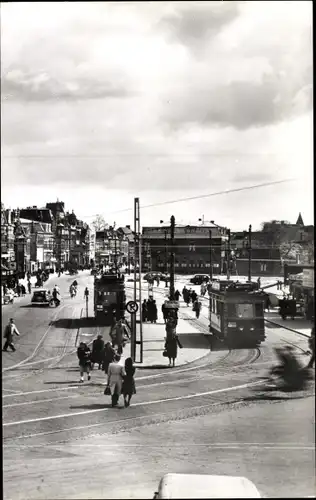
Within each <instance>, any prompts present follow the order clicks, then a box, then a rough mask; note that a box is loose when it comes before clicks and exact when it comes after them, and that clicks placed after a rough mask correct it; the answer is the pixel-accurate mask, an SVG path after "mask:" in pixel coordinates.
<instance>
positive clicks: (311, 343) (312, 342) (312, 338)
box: [307, 326, 315, 368]
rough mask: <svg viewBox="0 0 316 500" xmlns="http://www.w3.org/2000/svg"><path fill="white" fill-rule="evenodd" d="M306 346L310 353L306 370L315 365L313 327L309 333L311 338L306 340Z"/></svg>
mask: <svg viewBox="0 0 316 500" xmlns="http://www.w3.org/2000/svg"><path fill="white" fill-rule="evenodd" d="M308 345H309V348H310V350H311V351H312V355H311V359H310V360H309V363H308V365H307V366H308V368H313V366H314V364H315V327H314V326H313V328H312V331H311V336H310V338H309V339H308Z"/></svg>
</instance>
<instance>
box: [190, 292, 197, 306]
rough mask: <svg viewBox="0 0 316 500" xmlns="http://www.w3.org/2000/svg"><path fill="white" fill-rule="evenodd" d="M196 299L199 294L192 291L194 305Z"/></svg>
mask: <svg viewBox="0 0 316 500" xmlns="http://www.w3.org/2000/svg"><path fill="white" fill-rule="evenodd" d="M196 299H197V293H196V292H195V291H194V290H192V291H191V300H192V304H193V303H194V302H195V301H196Z"/></svg>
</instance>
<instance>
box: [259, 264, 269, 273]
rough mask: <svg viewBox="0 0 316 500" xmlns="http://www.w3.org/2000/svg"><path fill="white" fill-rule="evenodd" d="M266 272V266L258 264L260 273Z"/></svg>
mask: <svg viewBox="0 0 316 500" xmlns="http://www.w3.org/2000/svg"><path fill="white" fill-rule="evenodd" d="M266 270H267V264H260V271H263V272H264V271H266Z"/></svg>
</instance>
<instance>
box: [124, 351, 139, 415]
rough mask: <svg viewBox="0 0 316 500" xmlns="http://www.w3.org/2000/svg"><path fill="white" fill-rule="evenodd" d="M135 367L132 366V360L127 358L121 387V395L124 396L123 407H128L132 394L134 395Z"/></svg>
mask: <svg viewBox="0 0 316 500" xmlns="http://www.w3.org/2000/svg"><path fill="white" fill-rule="evenodd" d="M135 370H136V369H135V366H133V360H132V358H127V359H126V360H125V373H126V375H125V376H124V379H123V386H122V394H123V396H124V404H125V407H127V406H129V405H130V402H131V399H132V396H133V394H136V387H135V380H134V375H135Z"/></svg>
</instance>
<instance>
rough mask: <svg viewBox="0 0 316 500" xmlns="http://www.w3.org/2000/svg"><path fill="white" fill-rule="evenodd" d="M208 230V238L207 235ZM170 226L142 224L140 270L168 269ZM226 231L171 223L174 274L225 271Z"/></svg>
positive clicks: (212, 227) (166, 270)
mask: <svg viewBox="0 0 316 500" xmlns="http://www.w3.org/2000/svg"><path fill="white" fill-rule="evenodd" d="M210 231H211V236H212V238H211V239H210ZM170 236H171V231H170V226H153V227H143V230H142V269H143V271H148V270H152V271H163V272H168V271H169V270H170V252H171V241H170ZM227 245H228V233H227V232H226V230H225V229H224V228H219V227H214V226H204V225H203V226H180V225H176V226H175V233H174V253H175V272H176V273H178V274H196V273H203V274H204V273H207V274H208V273H209V272H210V261H212V273H213V274H221V273H223V272H226V261H227V252H228V246H227Z"/></svg>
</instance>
